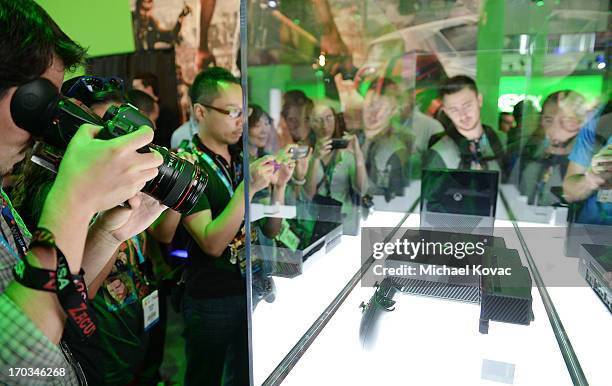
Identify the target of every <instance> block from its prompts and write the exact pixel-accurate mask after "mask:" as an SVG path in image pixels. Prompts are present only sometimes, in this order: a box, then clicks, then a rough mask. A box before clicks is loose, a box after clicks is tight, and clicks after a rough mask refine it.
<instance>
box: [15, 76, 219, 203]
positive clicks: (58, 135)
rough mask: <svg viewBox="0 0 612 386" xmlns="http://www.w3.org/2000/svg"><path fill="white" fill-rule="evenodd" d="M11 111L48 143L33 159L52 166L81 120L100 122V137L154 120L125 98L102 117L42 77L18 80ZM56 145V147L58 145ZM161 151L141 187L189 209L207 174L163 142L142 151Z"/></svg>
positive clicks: (53, 168)
mask: <svg viewBox="0 0 612 386" xmlns="http://www.w3.org/2000/svg"><path fill="white" fill-rule="evenodd" d="M11 115H12V117H13V121H14V122H15V123H16V124H17V126H19V127H21V128H22V129H24V130H26V131H28V132H30V133H31V134H32V136H34V138H35V139H37V140H40V141H42V142H44V144H46V146H43V147H42V150H41V152H39V155H41V154H42V155H43V156H44V157H43V159H42V160H38V161H35V162H36V163H38V164H41V165H43V166H45V167H46V168H48V169H49V170H51V171H53V172H57V166H58V165H59V161H61V155H62V154H63V151H64V150H65V149H66V147H67V146H68V143H69V142H70V140H71V139H72V137H73V136H74V134H75V133H76V132H77V130H78V129H79V127H81V125H83V124H91V125H96V126H102V130H101V131H100V133H99V134H98V136H97V138H99V139H112V138H117V137H120V136H122V135H125V134H129V133H132V132H134V131H136V130H138V129H139V128H140V127H141V126H144V125H146V126H149V127H153V123H152V122H151V121H150V120H149V119H148V118H147V117H146V116H144V115H143V114H141V113H140V112H139V111H138V109H137V108H135V107H134V106H132V105H129V104H124V105H121V106H111V107H110V108H109V109H108V110H107V111H106V113H105V114H104V117H103V118H100V117H99V116H97V115H96V114H95V113H94V112H93V111H91V110H90V109H89V108H88V107H87V106H85V105H84V104H82V103H81V102H79V101H78V100H76V99H70V98H66V97H64V96H62V95H60V94H59V92H58V90H57V88H56V87H55V86H54V85H53V83H51V82H50V81H49V80H47V79H44V78H38V79H35V80H33V81H30V82H28V83H26V84H24V85H22V86H20V87H19V88H18V89H17V91H16V92H15V94H14V95H13V98H12V100H11ZM54 148H55V149H54ZM152 150H154V151H157V152H158V153H160V154H161V155H162V156H163V157H164V162H163V164H162V165H161V166H160V167H159V173H158V175H157V176H156V177H155V178H153V179H152V180H150V181H148V182H147V184H146V185H145V187H144V188H143V189H142V192H144V193H147V194H149V195H151V196H152V197H154V198H156V199H158V200H160V201H161V203H162V204H164V205H166V206H168V207H170V208H172V209H174V210H176V211H179V212H188V211H189V210H191V209H192V208H193V207H194V206H195V205H196V203H197V202H198V201H199V199H200V197H201V196H202V194H203V193H204V189H205V187H206V184H207V182H208V176H207V175H206V173H204V172H203V171H202V170H201V169H200V168H198V167H197V166H195V165H193V164H191V163H190V162H188V161H186V160H183V159H181V158H179V157H178V156H177V155H176V154H175V153H172V152H170V151H169V150H168V149H166V148H165V147H161V146H157V145H154V144H149V145H147V146H145V147H143V148H142V149H140V150H139V152H149V151H152Z"/></svg>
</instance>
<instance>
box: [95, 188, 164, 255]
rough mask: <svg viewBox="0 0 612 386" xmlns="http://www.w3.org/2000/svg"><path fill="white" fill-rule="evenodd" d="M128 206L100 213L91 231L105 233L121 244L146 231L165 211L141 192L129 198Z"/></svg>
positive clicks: (157, 202)
mask: <svg viewBox="0 0 612 386" xmlns="http://www.w3.org/2000/svg"><path fill="white" fill-rule="evenodd" d="M128 204H129V207H124V206H117V207H115V208H113V209H109V210H107V211H105V212H103V213H101V214H100V215H99V216H98V218H97V219H96V222H95V224H94V226H93V227H92V231H96V232H105V233H107V234H108V235H110V236H112V237H114V238H115V239H116V240H117V242H119V243H122V242H124V241H125V240H127V239H130V238H132V237H134V236H136V235H137V234H139V233H141V232H143V231H144V230H145V229H147V228H148V227H149V225H151V224H152V223H153V222H154V221H155V220H156V219H157V218H158V217H159V216H160V215H161V214H162V212H163V211H164V210H166V209H167V207H166V206H164V205H162V204H161V203H160V202H159V201H158V200H156V199H155V198H153V197H151V196H149V195H148V194H145V193H141V192H139V193H138V194H136V195H135V196H134V197H132V198H130V199H129V200H128Z"/></svg>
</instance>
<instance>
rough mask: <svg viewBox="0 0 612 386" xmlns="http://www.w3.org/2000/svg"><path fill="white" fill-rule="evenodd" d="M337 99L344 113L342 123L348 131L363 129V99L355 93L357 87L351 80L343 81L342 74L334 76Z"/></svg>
mask: <svg viewBox="0 0 612 386" xmlns="http://www.w3.org/2000/svg"><path fill="white" fill-rule="evenodd" d="M334 82H335V83H336V89H337V90H338V97H339V98H340V103H341V104H342V111H343V112H344V122H345V123H346V128H347V129H349V130H357V129H359V128H361V127H363V103H364V99H363V97H362V96H361V94H359V92H357V86H356V85H355V82H354V81H353V80H351V79H347V80H345V79H344V78H342V74H336V76H334Z"/></svg>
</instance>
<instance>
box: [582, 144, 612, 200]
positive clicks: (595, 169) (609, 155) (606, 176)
mask: <svg viewBox="0 0 612 386" xmlns="http://www.w3.org/2000/svg"><path fill="white" fill-rule="evenodd" d="M586 178H587V179H588V180H589V181H590V182H591V184H592V186H593V187H594V189H599V188H607V187H610V185H611V184H612V145H607V146H605V147H603V148H602V149H601V150H600V151H599V152H598V153H597V154H595V155H594V156H593V158H592V159H591V167H590V168H589V170H587V173H586Z"/></svg>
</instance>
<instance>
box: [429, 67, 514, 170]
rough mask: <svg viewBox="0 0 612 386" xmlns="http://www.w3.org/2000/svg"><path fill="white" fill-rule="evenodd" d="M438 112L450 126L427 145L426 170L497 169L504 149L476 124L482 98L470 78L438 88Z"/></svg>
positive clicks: (458, 78) (456, 79) (486, 129)
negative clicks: (441, 112) (441, 110)
mask: <svg viewBox="0 0 612 386" xmlns="http://www.w3.org/2000/svg"><path fill="white" fill-rule="evenodd" d="M439 93H440V97H441V99H442V109H443V111H444V113H445V114H446V115H447V116H448V118H450V121H451V122H452V124H450V125H449V127H447V128H446V134H445V135H442V136H440V137H439V139H438V140H437V141H436V142H435V143H434V144H433V145H431V147H430V149H429V151H428V153H427V155H426V157H425V162H424V164H423V166H424V167H427V168H431V169H434V168H440V169H468V170H470V169H471V170H498V171H501V165H500V161H499V160H502V159H503V157H504V150H503V147H502V145H501V142H500V141H499V138H498V137H497V135H496V134H495V132H494V131H493V129H492V128H490V127H489V126H486V125H483V124H482V122H481V121H480V108H481V107H482V95H481V94H480V93H479V92H478V88H477V87H476V83H475V82H474V80H472V79H471V78H469V77H467V76H464V75H458V76H455V77H452V78H449V79H447V80H446V81H445V82H444V83H442V85H441V86H440V91H439Z"/></svg>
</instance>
